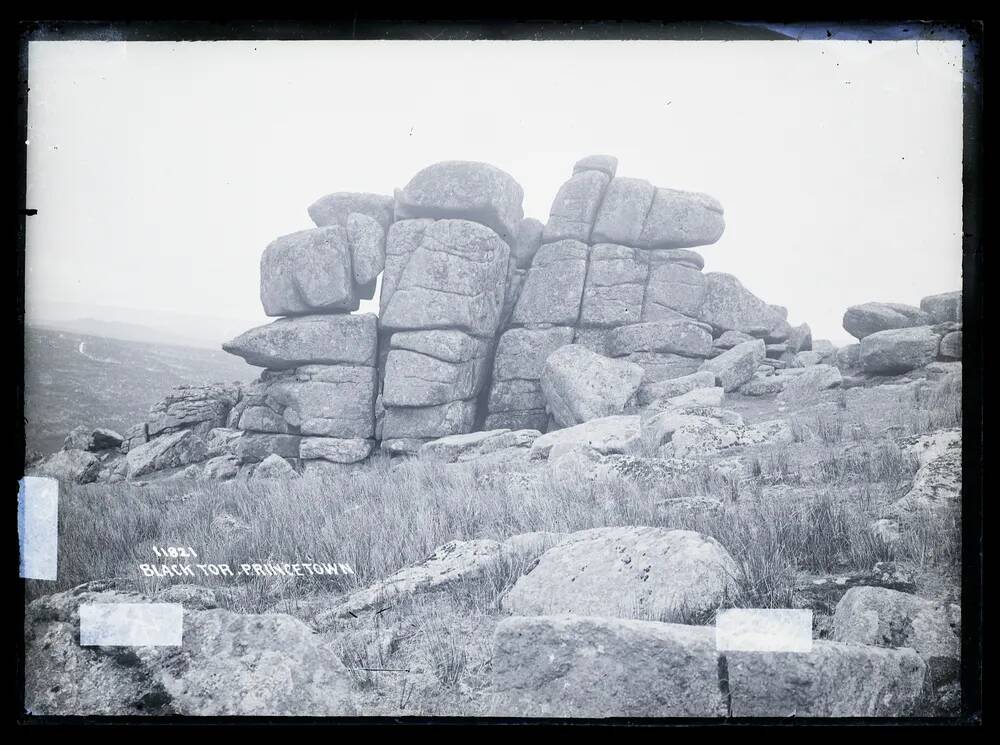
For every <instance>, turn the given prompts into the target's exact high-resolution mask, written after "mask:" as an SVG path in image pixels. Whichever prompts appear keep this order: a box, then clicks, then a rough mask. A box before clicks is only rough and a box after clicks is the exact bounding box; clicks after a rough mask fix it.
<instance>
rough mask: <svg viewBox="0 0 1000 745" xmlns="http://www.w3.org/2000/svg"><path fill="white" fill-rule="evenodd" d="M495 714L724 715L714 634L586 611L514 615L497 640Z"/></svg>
mask: <svg viewBox="0 0 1000 745" xmlns="http://www.w3.org/2000/svg"><path fill="white" fill-rule="evenodd" d="M493 685H494V688H495V689H496V691H497V694H498V701H497V704H496V708H495V710H494V711H493V712H491V713H492V714H493V715H495V716H510V717H595V718H596V717H623V716H637V717H721V716H725V715H726V701H725V696H724V695H723V693H722V691H721V690H720V687H719V678H718V655H717V654H716V651H715V631H714V629H712V628H709V627H700V626H682V625H680V624H670V623H653V622H649V621H635V620H623V619H619V618H598V617H587V616H567V615H555V616H539V617H529V618H525V617H514V618H508V619H505V620H503V621H501V622H500V623H499V625H498V626H497V629H496V633H495V635H494V638H493Z"/></svg>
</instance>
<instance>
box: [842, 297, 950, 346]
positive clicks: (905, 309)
mask: <svg viewBox="0 0 1000 745" xmlns="http://www.w3.org/2000/svg"><path fill="white" fill-rule="evenodd" d="M930 324H931V318H930V316H929V315H928V314H927V313H925V312H923V311H922V310H920V309H919V308H914V307H913V306H912V305H904V304H902V303H863V304H862V305H852V306H851V307H849V308H848V309H847V311H846V312H845V313H844V330H845V331H847V333H849V334H850V335H851V336H853V337H854V338H856V339H864V338H865V337H867V336H869V335H871V334H874V333H876V332H879V331H888V330H890V329H904V328H911V327H914V326H929V325H930Z"/></svg>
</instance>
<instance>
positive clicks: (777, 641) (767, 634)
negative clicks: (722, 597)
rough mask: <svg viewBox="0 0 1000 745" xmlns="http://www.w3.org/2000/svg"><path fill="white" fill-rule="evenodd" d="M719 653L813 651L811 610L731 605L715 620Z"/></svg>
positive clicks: (716, 646) (716, 645)
mask: <svg viewBox="0 0 1000 745" xmlns="http://www.w3.org/2000/svg"><path fill="white" fill-rule="evenodd" d="M715 648H716V650H717V651H719V652H811V651H812V611H811V610H795V609H792V608H730V609H729V610H724V611H721V612H720V613H719V614H718V615H717V616H716V619H715Z"/></svg>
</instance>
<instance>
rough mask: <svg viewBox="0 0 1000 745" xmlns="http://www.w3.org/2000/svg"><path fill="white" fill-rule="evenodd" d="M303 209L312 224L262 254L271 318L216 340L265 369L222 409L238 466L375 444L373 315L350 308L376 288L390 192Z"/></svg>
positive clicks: (297, 463)
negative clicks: (225, 339) (229, 338)
mask: <svg viewBox="0 0 1000 745" xmlns="http://www.w3.org/2000/svg"><path fill="white" fill-rule="evenodd" d="M308 211H309V215H310V217H311V218H312V219H313V222H315V223H316V226H317V227H315V228H312V229H310V230H302V231H299V232H297V233H292V234H291V235H286V236H282V237H280V238H278V239H276V240H275V241H273V242H272V243H271V244H270V245H269V246H268V247H267V248H266V249H265V251H264V254H263V256H262V257H261V262H260V298H261V303H262V305H263V306H264V312H265V313H266V314H267V315H269V316H278V317H279V318H278V320H276V321H274V322H272V323H270V324H267V325H264V326H260V327H257V328H254V329H250V330H249V331H246V332H245V333H243V334H241V335H240V336H238V337H236V338H235V339H233V340H232V341H230V342H228V343H226V344H224V345H223V349H225V350H226V351H227V352H230V353H232V354H235V355H239V356H240V357H243V358H244V359H245V360H246V361H247V362H248V363H250V364H251V365H256V366H259V367H263V368H265V369H264V371H263V373H262V374H261V376H260V378H259V380H258V381H256V382H255V383H253V384H251V385H250V386H247V387H246V388H245V389H244V391H243V392H242V395H241V397H240V399H239V401H238V402H237V403H236V404H235V405H234V406H233V409H232V412H231V415H230V417H229V422H228V423H229V425H230V426H231V427H232V428H234V429H236V430H238V431H239V433H240V434H239V436H238V437H237V438H235V440H236V442H237V444H236V447H235V457H236V458H237V460H238V461H239V463H240V464H241V466H242V465H246V464H255V463H259V462H261V461H264V460H265V459H266V458H268V457H269V456H272V455H276V456H278V457H280V458H283V459H284V460H285V461H287V462H288V464H289V465H291V466H292V467H293V468H296V469H299V470H309V469H311V468H319V467H320V466H322V465H323V464H325V463H330V462H332V463H353V462H356V461H359V460H363V459H364V458H366V457H367V456H368V455H369V454H370V453H371V451H372V449H373V447H374V444H375V442H374V435H375V396H376V385H377V377H378V376H377V371H376V364H377V350H378V322H377V318H376V317H375V315H374V314H371V313H365V314H355V313H353V311H356V310H357V309H358V307H359V305H360V301H361V300H362V299H371V298H373V297H374V295H375V290H376V287H377V280H378V277H379V275H380V274H381V273H382V271H383V268H384V266H385V234H386V230H387V229H388V228H389V226H390V224H391V222H392V215H393V206H392V199H391V198H390V197H388V196H380V195H377V194H352V193H344V192H339V193H335V194H330V195H328V196H325V197H323V198H321V199H319V200H318V201H317V202H315V203H314V204H313V205H311V206H310V207H309V210H308ZM269 466H270V467H274V463H273V461H272V463H271V464H269Z"/></svg>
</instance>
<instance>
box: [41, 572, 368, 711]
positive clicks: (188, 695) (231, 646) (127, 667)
mask: <svg viewBox="0 0 1000 745" xmlns="http://www.w3.org/2000/svg"><path fill="white" fill-rule="evenodd" d="M109 585H111V586H109ZM177 589H178V588H176V587H175V588H171V589H170V590H167V591H165V592H164V593H161V596H159V597H153V598H150V597H146V596H143V595H139V594H138V593H135V592H132V591H122V590H116V589H114V588H113V583H108V582H104V583H90V584H89V585H82V586H80V587H77V588H75V589H73V590H68V591H66V592H62V593H57V594H55V595H48V596H46V597H43V598H40V599H38V600H36V601H34V602H33V603H31V604H30V605H29V606H28V607H27V609H26V612H25V706H26V707H27V709H28V710H29V711H30V712H32V713H33V714H37V715H58V716H115V715H117V716H125V715H132V716H135V715H170V714H175V715H187V716H260V715H270V716H345V715H351V714H353V713H355V709H354V706H353V704H352V701H351V697H352V691H351V683H350V674H349V673H348V671H347V669H346V668H345V667H344V663H343V662H341V660H340V659H339V657H337V655H336V654H335V652H334V651H333V650H332V649H330V647H329V645H326V644H324V643H323V640H322V639H321V638H320V637H318V636H316V635H315V634H313V633H312V632H311V630H310V629H309V628H308V627H307V626H306V625H305V624H304V623H302V622H301V621H299V620H297V619H295V618H292V617H290V616H287V615H283V614H267V615H253V614H250V615H241V614H237V613H232V612H230V611H227V610H222V609H220V608H218V607H217V606H216V602H215V599H214V597H213V596H212V593H211V591H210V590H207V589H204V588H198V589H199V592H197V593H193V594H189V595H186V596H185V595H184V594H182V593H178V592H177ZM149 602H182V604H183V605H184V606H185V607H184V611H183V613H184V615H183V624H184V631H183V634H184V643H183V645H180V646H160V647H90V646H81V644H80V631H79V624H80V622H79V617H80V612H79V608H80V606H81V605H88V604H95V603H149ZM220 681H225V684H224V685H220Z"/></svg>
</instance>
